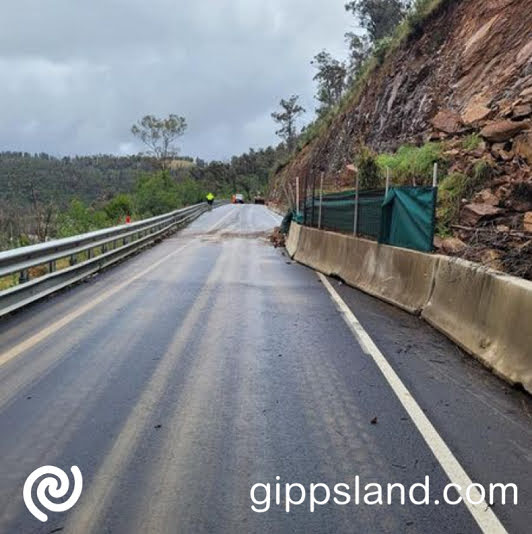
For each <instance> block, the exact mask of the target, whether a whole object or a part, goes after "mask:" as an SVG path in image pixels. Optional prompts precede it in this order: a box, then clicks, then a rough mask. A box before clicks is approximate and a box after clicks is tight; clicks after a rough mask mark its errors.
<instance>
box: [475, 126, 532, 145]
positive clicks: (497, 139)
mask: <svg viewBox="0 0 532 534" xmlns="http://www.w3.org/2000/svg"><path fill="white" fill-rule="evenodd" d="M528 126H529V124H528V122H525V121H520V122H514V121H495V122H492V123H490V124H488V125H486V126H484V128H482V130H480V135H481V136H482V137H484V139H487V140H488V141H492V142H494V143H501V142H504V141H508V140H510V139H511V138H512V137H514V136H516V135H517V134H518V133H520V132H522V131H523V130H526V129H527V128H528Z"/></svg>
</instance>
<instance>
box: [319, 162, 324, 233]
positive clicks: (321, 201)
mask: <svg viewBox="0 0 532 534" xmlns="http://www.w3.org/2000/svg"><path fill="white" fill-rule="evenodd" d="M323 174H324V173H323V172H322V173H321V178H320V209H319V211H318V228H319V229H321V205H322V203H323Z"/></svg>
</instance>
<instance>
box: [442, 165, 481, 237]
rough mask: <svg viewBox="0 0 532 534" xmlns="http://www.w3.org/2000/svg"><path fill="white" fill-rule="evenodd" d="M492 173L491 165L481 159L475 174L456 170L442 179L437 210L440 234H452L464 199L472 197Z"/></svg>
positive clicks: (476, 166)
mask: <svg viewBox="0 0 532 534" xmlns="http://www.w3.org/2000/svg"><path fill="white" fill-rule="evenodd" d="M488 169H489V170H488ZM491 174H492V169H491V167H490V165H489V164H488V163H487V162H485V161H479V162H478V163H477V164H476V165H475V168H474V171H473V176H471V177H470V176H467V175H465V174H462V173H458V172H455V173H451V174H449V175H448V176H446V177H445V178H444V179H443V180H442V181H441V183H440V185H439V187H438V207H437V210H436V215H437V227H436V231H437V233H438V234H439V235H441V236H446V235H450V234H451V224H452V223H457V222H458V217H459V215H460V208H461V205H462V199H469V198H471V196H472V195H473V193H474V192H475V191H476V190H477V189H478V188H479V187H481V186H482V184H483V183H484V182H485V180H486V179H487V178H489V177H491Z"/></svg>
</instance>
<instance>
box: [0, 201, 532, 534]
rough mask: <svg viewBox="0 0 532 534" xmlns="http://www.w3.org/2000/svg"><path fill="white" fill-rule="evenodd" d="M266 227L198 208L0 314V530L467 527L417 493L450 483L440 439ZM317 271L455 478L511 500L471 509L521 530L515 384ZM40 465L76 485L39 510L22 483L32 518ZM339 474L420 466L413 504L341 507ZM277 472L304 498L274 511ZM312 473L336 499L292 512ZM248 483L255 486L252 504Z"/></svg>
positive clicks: (527, 508) (398, 478) (525, 478)
mask: <svg viewBox="0 0 532 534" xmlns="http://www.w3.org/2000/svg"><path fill="white" fill-rule="evenodd" d="M279 221H280V217H278V216H277V215H275V214H273V213H272V212H270V211H268V210H267V209H266V208H264V207H262V206H249V205H244V206H224V207H221V208H218V209H216V210H214V211H212V212H210V213H207V214H205V215H204V216H202V217H201V218H200V219H198V220H197V221H195V222H194V223H193V224H192V225H191V226H190V227H189V228H187V229H186V230H184V231H182V232H180V233H178V234H176V235H175V236H173V237H171V238H169V239H167V240H165V241H164V242H162V243H160V244H158V245H157V246H155V247H153V248H151V249H149V250H147V251H145V252H143V253H142V254H139V255H138V256H136V257H134V258H132V259H130V260H129V261H127V262H125V263H123V264H121V265H119V266H117V267H115V268H113V269H111V270H109V271H107V272H105V273H102V274H100V275H99V276H97V277H95V278H93V279H92V280H90V281H89V282H87V283H84V284H81V285H78V286H77V287H75V288H73V289H71V290H69V291H65V292H62V293H61V294H59V295H56V296H54V297H52V298H50V299H48V300H46V301H44V302H41V303H38V304H36V305H33V306H31V307H30V308H27V309H26V310H23V311H22V312H19V313H17V314H14V315H12V316H11V317H8V318H6V319H5V320H3V321H2V322H1V323H0V436H1V439H0V504H1V506H0V532H2V533H4V532H5V533H17V534H18V533H23V534H24V533H52V532H54V533H55V532H61V533H62V534H65V533H68V534H78V533H88V532H93V533H117V534H122V533H124V534H126V533H127V534H130V533H178V532H179V533H182V532H183V533H202V532H213V533H216V532H223V533H226V532H227V533H235V532H268V533H270V532H273V533H277V532H279V533H281V532H301V533H343V532H362V533H378V532H386V533H403V532H404V533H410V532H412V533H428V532H431V533H453V534H456V533H476V532H481V531H482V529H481V527H480V526H479V525H478V524H477V522H476V521H475V520H474V518H473V515H472V514H471V513H470V511H469V509H468V508H467V507H466V506H465V505H464V504H459V505H456V506H451V505H449V504H444V503H443V502H442V503H440V504H439V505H436V504H435V503H434V501H435V500H438V499H439V498H440V496H441V495H442V493H443V488H444V486H445V485H446V484H448V483H449V482H450V478H449V476H448V475H447V474H446V472H445V471H444V469H443V467H442V462H441V451H438V450H433V449H432V448H430V447H429V445H428V444H427V442H426V441H425V439H424V437H423V435H422V433H421V432H420V430H419V428H418V427H417V426H416V424H415V422H414V419H413V418H412V414H411V413H409V410H408V409H407V408H405V406H404V405H403V404H402V403H401V402H400V400H399V399H398V397H397V395H396V394H395V393H394V390H393V389H392V387H391V386H390V384H389V382H388V381H387V380H386V378H385V377H384V375H383V373H382V372H381V370H380V369H379V367H378V366H377V365H376V364H375V361H374V360H373V359H372V357H370V355H369V354H368V353H367V351H366V352H365V351H364V350H363V349H362V348H361V346H360V344H359V343H358V341H357V339H356V338H355V336H354V334H353V331H352V329H351V328H349V326H348V325H347V323H346V322H345V321H344V315H345V314H342V313H340V312H339V310H338V307H337V304H335V303H334V302H333V300H332V299H331V296H330V294H329V292H328V290H327V288H326V286H324V283H322V281H320V279H319V278H318V277H317V275H316V273H314V272H313V271H311V270H310V269H307V268H306V267H303V266H301V265H298V264H296V263H294V262H292V261H290V259H289V258H288V257H287V256H286V255H285V253H284V252H283V251H282V250H281V249H274V248H273V247H272V246H271V245H270V244H269V243H268V241H267V240H266V239H265V237H264V235H263V234H264V232H267V231H268V230H269V229H271V227H272V226H274V225H277V224H279ZM125 281H130V283H129V284H128V285H127V286H125V288H123V289H122V290H121V291H118V292H116V291H115V292H113V290H112V289H113V287H116V286H118V285H120V284H123V283H124V282H125ZM329 283H330V284H331V285H332V287H333V288H334V290H335V291H336V292H338V295H339V297H340V298H341V299H343V301H344V302H345V304H347V306H348V307H349V308H350V309H351V310H352V311H353V313H354V314H355V315H356V317H357V318H358V320H359V321H360V323H361V325H362V327H363V328H364V329H365V331H366V333H367V334H368V335H369V336H370V337H371V339H372V340H373V341H374V343H375V345H376V346H377V347H378V349H379V350H380V352H381V353H382V355H383V356H384V357H385V358H386V360H387V361H388V363H389V364H390V365H391V368H392V369H393V370H394V371H395V373H396V374H397V375H398V377H399V379H400V380H401V381H402V384H403V385H404V386H405V387H406V388H408V390H409V394H411V396H412V398H413V399H414V400H415V401H417V404H418V405H419V407H420V408H421V410H422V412H423V414H424V415H425V416H426V417H427V418H428V420H429V421H430V423H431V424H432V425H433V426H434V428H435V429H436V430H437V432H438V433H439V436H441V438H442V439H443V441H444V442H445V444H446V445H447V446H448V448H449V449H450V451H452V454H453V455H454V457H455V458H456V459H457V461H458V462H459V463H460V465H461V466H462V467H463V469H464V470H465V472H466V473H467V475H468V476H469V477H470V478H471V479H472V480H473V481H475V482H478V483H481V484H484V485H486V486H487V485H489V484H490V483H496V482H500V483H515V484H516V485H517V487H518V499H519V500H518V505H513V504H506V505H501V504H499V503H496V504H495V505H494V506H493V507H491V510H492V511H493V512H494V514H495V517H496V518H498V520H500V522H501V523H502V525H503V526H504V527H505V528H506V529H507V531H508V532H515V533H527V532H530V525H531V524H532V512H531V511H532V476H531V475H532V446H531V445H532V402H531V398H530V396H528V395H526V394H524V393H522V392H519V391H515V390H513V389H512V388H510V387H508V386H507V385H506V384H505V383H503V382H502V381H501V380H499V379H498V378H496V377H494V376H492V375H491V374H490V373H489V372H487V371H486V370H484V369H483V368H482V367H481V366H480V365H479V364H478V363H477V362H476V361H474V360H473V359H472V358H470V357H469V356H466V355H464V354H463V353H462V352H461V351H459V350H458V349H457V348H456V347H455V346H454V345H453V344H452V343H451V342H449V341H448V340H447V339H446V338H444V337H443V336H441V335H440V334H439V333H437V332H436V331H434V330H433V329H432V328H430V327H429V326H428V325H426V324H424V323H423V322H422V321H421V320H420V319H418V318H416V317H412V316H409V315H408V314H406V313H404V312H402V311H400V310H397V309H394V308H393V307H391V306H389V305H387V304H384V303H382V302H380V301H378V300H376V299H374V298H371V297H369V296H367V295H365V294H363V293H360V292H358V291H356V290H354V289H352V288H348V287H346V286H345V285H343V284H341V283H340V282H338V281H336V280H329ZM82 306H83V307H84V311H83V313H79V310H80V308H81V307H82ZM44 465H52V466H57V467H59V468H61V469H64V470H65V471H67V472H68V474H69V475H70V480H72V475H71V474H70V467H71V466H74V465H75V466H78V467H79V469H80V471H81V473H82V475H83V491H82V493H81V497H80V498H79V501H78V502H77V503H76V504H75V505H74V506H73V507H72V508H71V509H70V510H68V511H66V512H63V513H57V512H48V511H46V510H44V509H43V507H42V506H40V507H39V504H38V503H37V497H36V495H35V491H36V489H35V487H34V492H33V498H34V501H35V502H36V504H37V507H38V508H40V509H41V510H44V511H45V512H46V513H47V515H48V521H47V522H45V523H42V522H40V521H38V520H37V519H36V518H35V517H33V515H31V514H30V513H29V511H28V510H27V509H26V506H25V504H24V501H23V498H22V491H23V486H24V482H25V480H26V478H27V477H28V475H29V474H30V473H31V472H32V471H34V470H35V469H37V468H38V467H41V466H44ZM357 476H358V477H360V478H359V480H360V485H361V487H362V488H363V487H364V486H365V485H366V484H368V483H380V484H382V485H383V486H384V487H385V488H386V484H388V483H402V484H404V485H405V487H406V491H407V492H408V488H409V487H410V485H412V484H414V483H417V482H424V477H425V476H429V477H430V504H427V505H414V504H412V503H409V502H408V501H407V502H406V503H405V504H404V505H401V504H400V503H399V502H397V501H394V502H393V504H391V505H387V504H382V505H379V504H377V505H369V504H365V503H364V502H363V500H362V498H361V501H362V502H360V504H358V505H357V504H355V503H354V502H353V501H354V493H353V488H354V487H355V485H356V477H357ZM276 477H279V479H277V478H276ZM257 483H262V484H268V483H269V484H271V495H270V500H269V501H268V503H269V509H268V510H267V511H265V512H263V513H257V512H254V511H253V510H252V509H251V505H253V504H254V503H253V501H252V500H251V497H250V490H251V488H252V486H253V485H254V484H257ZM276 483H279V484H281V485H280V486H279V487H280V489H281V490H282V491H281V492H280V495H279V497H280V499H279V502H280V503H281V504H277V502H276V494H275V488H276V486H275V485H276ZM286 483H290V484H294V483H299V484H302V485H303V488H304V489H305V491H306V500H305V501H304V502H303V503H302V504H301V505H293V506H292V507H291V510H290V512H288V513H287V512H286V510H285V504H286V499H285V489H286V487H285V484H286ZM312 483H322V484H326V485H327V486H328V487H329V488H330V489H331V491H332V490H333V488H334V486H335V484H339V483H345V484H348V485H349V487H350V491H349V493H350V495H351V497H352V501H351V502H350V503H349V504H346V505H338V504H335V503H334V502H333V500H332V498H333V495H331V500H330V502H329V503H328V504H325V505H322V506H319V505H318V506H316V509H315V511H314V512H311V511H310V499H309V493H310V485H311V484H312ZM344 489H345V487H344ZM325 492H326V490H325V488H324V487H320V488H319V489H318V490H316V498H317V499H318V500H319V499H324V497H325ZM362 494H364V493H362ZM265 495H266V490H265V489H264V488H260V489H257V490H256V493H255V497H256V499H257V503H258V502H259V501H262V499H263V497H264V496H265ZM291 495H292V498H293V500H298V499H299V495H300V493H299V490H298V489H297V488H295V487H294V488H293V490H292V493H291ZM418 497H419V494H418ZM453 497H454V494H453ZM59 502H61V500H60V501H59ZM256 507H257V508H258V509H264V508H266V505H265V504H264V503H262V504H260V505H259V504H257V505H256ZM483 530H484V532H487V531H488V530H486V528H484V529H483Z"/></svg>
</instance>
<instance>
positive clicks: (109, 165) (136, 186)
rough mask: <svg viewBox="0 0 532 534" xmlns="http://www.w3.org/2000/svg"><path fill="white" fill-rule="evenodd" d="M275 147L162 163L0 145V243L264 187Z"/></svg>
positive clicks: (278, 154) (279, 153) (281, 152)
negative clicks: (217, 157)
mask: <svg viewBox="0 0 532 534" xmlns="http://www.w3.org/2000/svg"><path fill="white" fill-rule="evenodd" d="M285 152H286V151H285V148H284V145H283V144H281V145H279V146H278V147H276V148H272V147H268V148H266V149H261V150H253V149H251V150H249V151H248V152H247V153H245V154H242V155H241V156H234V157H233V158H231V160H230V161H226V162H222V161H212V162H205V161H203V160H201V159H195V160H194V159H193V158H189V157H179V158H178V159H174V160H173V161H171V162H170V164H169V165H168V168H167V169H165V170H164V171H163V170H161V169H160V164H159V162H158V161H157V160H156V159H154V158H152V157H146V156H140V155H136V156H127V157H118V156H112V155H98V156H80V157H72V158H69V157H65V158H55V157H52V156H50V155H48V154H35V155H32V154H28V153H22V152H4V153H0V191H1V196H0V248H2V249H5V248H11V247H14V246H20V245H25V244H29V243H32V242H36V241H43V240H46V239H50V238H53V237H64V236H67V235H72V234H76V233H81V232H85V231H90V230H94V229H97V228H101V227H104V226H108V225H111V224H117V223H119V222H121V221H123V219H124V217H125V215H126V214H127V215H131V216H133V218H141V217H149V216H152V215H157V214H159V213H164V212H166V211H170V210H172V209H177V208H179V207H182V206H184V205H187V204H191V203H195V202H199V201H201V200H203V198H204V197H205V194H206V193H207V191H212V192H213V193H214V194H215V195H216V196H218V197H228V196H230V195H231V194H232V193H235V192H241V193H243V194H244V195H245V196H246V197H248V198H251V197H252V196H254V195H256V194H258V193H260V194H264V193H265V190H266V188H267V185H268V179H269V176H270V171H271V169H272V167H273V166H274V165H275V163H276V162H277V161H278V160H279V159H281V158H283V157H285Z"/></svg>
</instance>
